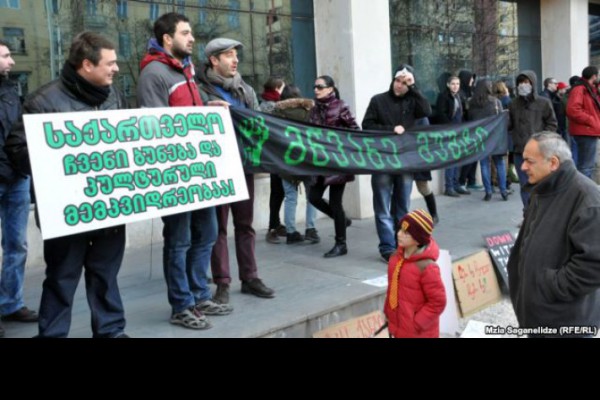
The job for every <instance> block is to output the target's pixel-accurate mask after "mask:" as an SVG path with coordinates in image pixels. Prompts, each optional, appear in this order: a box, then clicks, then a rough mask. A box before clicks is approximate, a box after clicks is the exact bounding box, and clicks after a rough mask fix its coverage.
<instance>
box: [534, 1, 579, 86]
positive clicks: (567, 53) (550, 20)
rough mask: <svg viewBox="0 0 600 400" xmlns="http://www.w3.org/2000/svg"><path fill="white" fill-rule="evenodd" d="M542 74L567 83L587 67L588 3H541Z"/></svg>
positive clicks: (544, 76)
mask: <svg viewBox="0 0 600 400" xmlns="http://www.w3.org/2000/svg"><path fill="white" fill-rule="evenodd" d="M540 6H541V18H542V21H541V22H542V23H541V26H542V74H543V76H541V77H539V79H540V81H541V82H543V79H544V78H546V77H549V76H552V77H555V78H556V79H558V80H559V81H564V82H567V80H568V79H569V78H570V77H571V76H573V75H580V74H581V71H582V70H583V69H584V68H585V67H586V66H587V65H589V62H590V52H589V44H588V43H589V23H588V0H541V1H540Z"/></svg>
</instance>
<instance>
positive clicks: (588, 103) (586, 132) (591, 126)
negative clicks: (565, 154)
mask: <svg viewBox="0 0 600 400" xmlns="http://www.w3.org/2000/svg"><path fill="white" fill-rule="evenodd" d="M597 81H598V68H596V67H594V66H589V67H586V68H585V69H584V70H583V72H582V73H581V80H580V81H579V82H577V83H576V84H575V85H573V88H572V89H571V92H570V94H569V100H568V102H567V118H568V119H569V133H570V134H571V136H572V137H573V139H574V140H575V143H577V170H578V171H579V172H581V173H582V174H584V175H585V176H587V177H588V178H591V177H592V174H593V172H594V168H595V166H596V148H597V146H598V137H600V95H599V94H598V88H597V87H596V83H597Z"/></svg>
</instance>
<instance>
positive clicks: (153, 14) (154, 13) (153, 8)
mask: <svg viewBox="0 0 600 400" xmlns="http://www.w3.org/2000/svg"><path fill="white" fill-rule="evenodd" d="M158 17H160V7H159V6H158V4H156V3H154V2H152V3H150V21H152V22H154V21H156V20H157V19H158Z"/></svg>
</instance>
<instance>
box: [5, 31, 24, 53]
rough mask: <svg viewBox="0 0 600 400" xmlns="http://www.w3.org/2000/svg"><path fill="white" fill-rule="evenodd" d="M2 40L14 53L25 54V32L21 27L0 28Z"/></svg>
mask: <svg viewBox="0 0 600 400" xmlns="http://www.w3.org/2000/svg"><path fill="white" fill-rule="evenodd" d="M2 34H3V36H4V40H5V41H6V42H7V43H8V46H9V47H10V51H11V52H12V53H14V54H25V53H26V52H27V51H26V48H25V32H24V31H23V29H22V28H2Z"/></svg>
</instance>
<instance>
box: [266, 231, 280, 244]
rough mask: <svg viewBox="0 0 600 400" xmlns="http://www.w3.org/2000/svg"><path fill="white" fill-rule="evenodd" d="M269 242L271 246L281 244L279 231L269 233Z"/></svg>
mask: <svg viewBox="0 0 600 400" xmlns="http://www.w3.org/2000/svg"><path fill="white" fill-rule="evenodd" d="M267 242H268V243H271V244H279V243H281V239H279V235H278V234H277V229H269V232H267Z"/></svg>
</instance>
